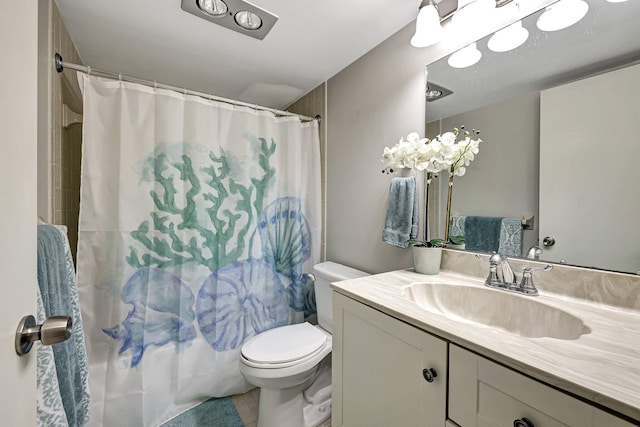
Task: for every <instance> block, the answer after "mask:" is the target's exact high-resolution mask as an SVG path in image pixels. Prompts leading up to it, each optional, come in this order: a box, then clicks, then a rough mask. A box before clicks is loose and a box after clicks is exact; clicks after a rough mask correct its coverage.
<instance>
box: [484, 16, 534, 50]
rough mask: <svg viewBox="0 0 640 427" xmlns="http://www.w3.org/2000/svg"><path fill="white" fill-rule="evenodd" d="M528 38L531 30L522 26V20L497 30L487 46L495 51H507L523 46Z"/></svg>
mask: <svg viewBox="0 0 640 427" xmlns="http://www.w3.org/2000/svg"><path fill="white" fill-rule="evenodd" d="M528 38H529V31H527V29H526V28H524V27H523V26H522V21H517V22H514V23H513V24H511V25H509V26H508V27H505V28H503V29H501V30H500V31H496V33H495V34H494V35H493V36H491V38H490V39H489V42H488V43H487V47H488V48H489V49H491V50H492V51H494V52H507V51H509V50H512V49H515V48H517V47H518V46H521V45H522V44H523V43H524V42H525V41H527V39H528Z"/></svg>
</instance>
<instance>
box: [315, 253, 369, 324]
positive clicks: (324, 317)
mask: <svg viewBox="0 0 640 427" xmlns="http://www.w3.org/2000/svg"><path fill="white" fill-rule="evenodd" d="M313 274H314V275H315V276H316V283H315V285H314V286H315V291H316V308H317V310H318V324H319V325H320V326H321V327H322V328H323V329H324V330H325V331H327V332H333V329H332V323H331V315H332V309H333V307H332V303H331V287H330V286H329V285H330V284H331V283H333V282H339V281H341V280H348V279H355V278H358V277H363V276H368V275H369V274H368V273H365V272H364V271H360V270H356V269H355V268H351V267H347V266H346V265H342V264H338V263H335V262H331V261H328V262H321V263H320V264H316V265H314V266H313Z"/></svg>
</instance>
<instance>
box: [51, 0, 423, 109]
mask: <svg viewBox="0 0 640 427" xmlns="http://www.w3.org/2000/svg"><path fill="white" fill-rule="evenodd" d="M55 1H56V3H57V5H58V8H59V10H60V13H61V14H62V16H63V19H64V21H65V24H66V26H67V29H68V31H69V34H70V35H71V39H72V40H73V43H74V44H75V46H76V48H77V50H78V53H79V54H80V57H81V59H82V62H83V63H84V64H85V65H89V66H91V67H94V68H98V69H102V70H106V71H113V72H117V73H122V74H127V75H131V76H136V77H140V78H144V79H148V80H154V81H158V82H161V83H165V84H170V85H174V86H179V87H185V88H188V89H191V90H196V91H201V92H205V93H211V94H214V95H218V96H222V97H226V98H231V99H237V100H240V101H244V102H249V103H255V104H259V105H264V106H268V107H274V108H283V107H285V106H287V105H289V104H290V103H292V102H293V101H295V100H296V99H298V98H300V97H301V96H303V95H304V94H306V93H307V92H309V91H310V90H312V89H313V88H315V87H316V86H317V85H318V84H320V83H322V82H323V81H325V80H327V79H329V78H331V77H332V76H334V75H335V74H337V73H338V72H339V71H340V70H342V69H344V68H345V67H346V66H348V65H349V64H351V63H352V62H353V61H355V60H356V59H358V58H359V57H360V56H362V55H364V54H365V53H366V52H368V51H369V50H371V49H372V48H374V47H375V46H376V45H378V44H379V43H381V42H382V41H384V40H385V39H387V38H388V37H389V36H391V35H392V34H394V33H395V32H397V31H398V30H400V29H401V28H403V27H404V26H406V25H407V24H409V23H410V22H411V21H412V20H413V19H415V17H416V14H417V12H418V5H419V3H420V1H419V0H400V1H398V0H373V1H372V0H348V1H344V0H342V1H341V0H324V1H310V0H255V1H253V3H254V4H256V5H257V6H259V7H261V8H263V9H266V10H268V11H269V12H271V13H273V14H275V15H277V16H278V17H279V19H278V21H277V22H276V24H275V26H274V27H273V29H272V30H271V32H270V33H269V34H268V35H267V36H266V38H265V39H264V40H257V39H254V38H252V37H248V36H245V35H242V34H240V33H237V32H234V31H231V30H228V29H226V28H224V27H222V26H219V25H216V24H214V23H211V22H208V21H206V20H204V19H201V18H198V17H196V16H194V15H191V14H189V13H187V12H184V11H183V10H182V9H181V7H180V5H181V0H109V1H78V0H55ZM193 1H195V0H193ZM407 43H409V40H407Z"/></svg>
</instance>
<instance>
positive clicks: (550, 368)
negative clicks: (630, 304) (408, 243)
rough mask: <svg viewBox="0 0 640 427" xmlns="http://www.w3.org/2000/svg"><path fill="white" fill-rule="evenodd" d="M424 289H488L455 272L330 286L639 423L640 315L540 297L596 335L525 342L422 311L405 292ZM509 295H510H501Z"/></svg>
mask: <svg viewBox="0 0 640 427" xmlns="http://www.w3.org/2000/svg"><path fill="white" fill-rule="evenodd" d="M418 282H422V283H424V282H431V283H442V284H445V285H446V284H451V283H454V284H458V285H468V286H479V287H484V283H483V280H480V279H478V278H476V277H470V276H465V275H461V274H456V273H451V272H444V271H442V272H440V274H438V275H435V276H428V275H422V274H417V273H414V272H413V271H412V270H400V271H392V272H388V273H382V274H376V275H373V276H366V277H362V278H359V279H352V280H345V281H342V282H337V283H334V284H332V288H333V289H334V291H336V292H339V293H341V294H343V295H346V296H348V297H350V298H353V299H355V300H357V301H359V302H362V303H364V304H366V305H368V306H370V307H373V308H375V309H378V310H380V311H382V312H384V313H386V314H389V315H391V316H393V317H395V318H397V319H400V320H402V321H404V322H406V323H409V324H411V325H414V326H416V327H418V328H420V329H422V330H424V331H426V332H429V333H432V334H434V335H436V336H439V337H441V338H443V339H445V340H447V341H450V342H452V343H455V344H458V345H460V346H462V347H465V348H467V349H469V350H471V351H474V352H476V353H478V354H481V355H483V356H485V357H488V358H490V359H492V360H494V361H496V362H499V363H502V364H504V365H506V366H508V367H511V368H513V369H515V370H517V371H519V372H522V373H524V374H526V375H529V376H531V377H534V378H536V379H538V380H540V381H542V382H544V383H547V384H549V385H551V386H554V387H557V388H559V389H561V390H564V391H566V392H569V393H571V394H574V395H576V396H579V397H582V398H584V399H587V400H588V401H591V402H594V403H596V404H598V405H601V406H603V407H606V408H610V409H611V410H613V411H616V412H619V413H620V414H623V415H626V416H627V417H630V418H632V419H634V420H637V421H640V311H637V310H633V309H625V308H619V307H613V306H607V305H605V304H601V303H592V302H588V301H584V300H579V299H574V298H570V297H563V296H559V295H557V294H551V293H546V292H544V291H540V295H538V296H534V297H531V296H522V297H521V298H535V299H536V300H537V301H538V302H541V303H544V304H547V305H550V306H553V307H556V308H559V309H562V310H564V311H566V312H568V313H570V314H572V315H574V316H576V317H579V318H580V319H581V320H582V321H583V322H584V324H585V325H586V326H588V327H589V328H590V330H591V332H590V333H587V334H584V335H581V336H580V337H579V338H578V339H576V340H560V339H554V338H548V337H542V338H524V337H521V336H518V335H515V334H512V333H509V332H506V331H501V330H498V329H495V328H492V327H488V326H484V325H480V324H477V323H470V322H460V321H456V320H452V319H449V318H447V317H445V316H444V315H441V314H435V313H431V312H429V311H427V310H424V309H422V308H420V307H419V306H418V305H417V304H416V303H415V302H413V301H411V300H410V299H408V298H407V297H405V295H404V294H405V293H404V292H403V288H404V287H406V286H407V285H410V284H413V283H418ZM497 292H504V291H497Z"/></svg>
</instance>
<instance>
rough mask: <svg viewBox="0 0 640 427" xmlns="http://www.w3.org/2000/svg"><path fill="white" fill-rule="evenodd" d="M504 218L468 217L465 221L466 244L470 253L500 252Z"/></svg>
mask: <svg viewBox="0 0 640 427" xmlns="http://www.w3.org/2000/svg"><path fill="white" fill-rule="evenodd" d="M501 226H502V217H492V216H468V217H466V218H465V220H464V244H465V249H467V250H469V251H480V252H498V248H499V247H500V229H501Z"/></svg>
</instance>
